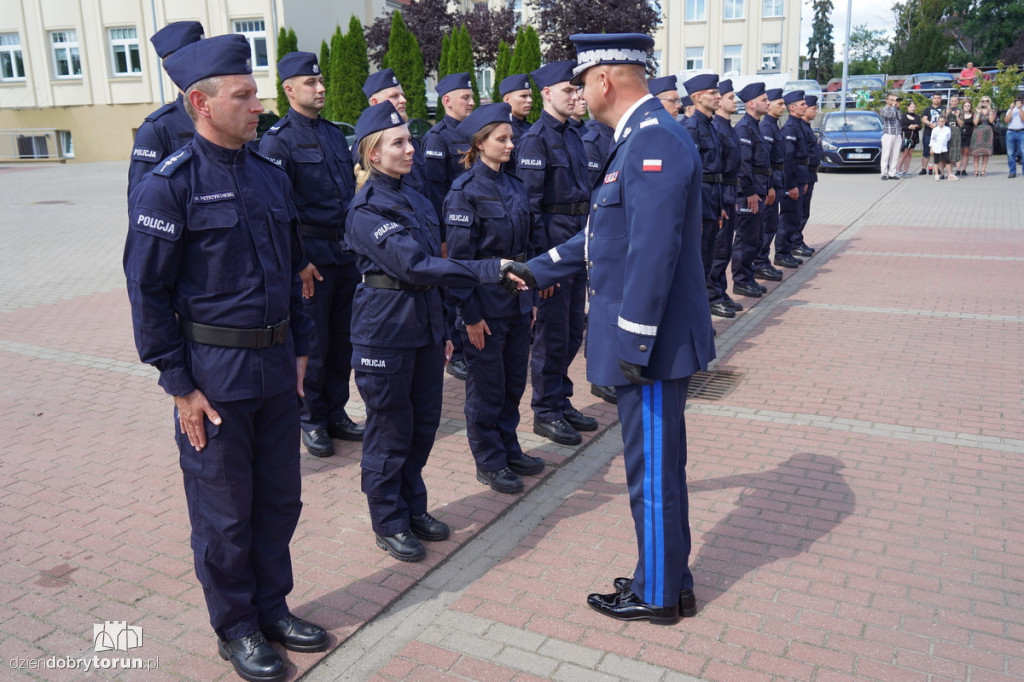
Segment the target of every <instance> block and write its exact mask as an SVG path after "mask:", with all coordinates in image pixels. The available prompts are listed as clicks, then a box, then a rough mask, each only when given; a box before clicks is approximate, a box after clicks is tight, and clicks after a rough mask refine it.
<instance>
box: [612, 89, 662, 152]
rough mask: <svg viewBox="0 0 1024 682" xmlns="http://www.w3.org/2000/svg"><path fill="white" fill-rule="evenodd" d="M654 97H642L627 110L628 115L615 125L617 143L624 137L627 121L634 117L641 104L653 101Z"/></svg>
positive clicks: (649, 95) (647, 95)
mask: <svg viewBox="0 0 1024 682" xmlns="http://www.w3.org/2000/svg"><path fill="white" fill-rule="evenodd" d="M652 97H653V96H652V95H651V94H650V93H648V94H646V95H644V96H643V97H641V98H640V99H638V100H637V101H635V102H633V106H631V107H630V108H629V109H626V113H624V114H623V115H622V118H620V119H619V122H618V123H617V124H616V125H615V141H616V142H618V141H619V138H620V137H622V131H623V129H624V128H625V127H626V121H628V120H629V117H630V116H632V115H633V112H634V111H636V110H637V108H638V107H639V106H640V105H641V104H643V103H644V102H646V101H647V100H649V99H652Z"/></svg>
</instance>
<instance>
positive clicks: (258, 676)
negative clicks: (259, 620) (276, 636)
mask: <svg viewBox="0 0 1024 682" xmlns="http://www.w3.org/2000/svg"><path fill="white" fill-rule="evenodd" d="M217 651H218V652H220V657H221V658H223V659H224V660H225V661H231V665H233V666H234V667H235V672H236V673H238V676H239V677H241V678H242V679H243V680H250V682H264V681H266V680H282V679H284V678H285V675H286V672H285V669H284V661H282V660H281V656H280V654H278V653H277V652H276V651H274V647H272V646H270V644H268V643H267V640H266V638H265V637H264V636H263V633H262V632H259V631H257V632H254V633H252V634H251V635H246V636H245V637H239V638H238V639H231V640H228V641H226V642H225V641H224V640H223V639H218V640H217Z"/></svg>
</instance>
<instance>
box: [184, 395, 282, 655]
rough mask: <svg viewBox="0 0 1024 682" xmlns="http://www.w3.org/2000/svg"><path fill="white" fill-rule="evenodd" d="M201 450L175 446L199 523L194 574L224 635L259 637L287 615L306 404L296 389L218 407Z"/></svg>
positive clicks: (212, 622) (194, 542)
mask: <svg viewBox="0 0 1024 682" xmlns="http://www.w3.org/2000/svg"><path fill="white" fill-rule="evenodd" d="M211 403H212V404H213V408H214V409H215V410H217V412H218V413H219V414H220V416H221V419H222V423H221V425H220V426H215V425H214V424H213V423H211V422H209V421H207V422H206V437H207V444H206V447H205V448H203V450H202V452H197V451H196V450H195V449H194V448H193V447H192V446H191V445H190V444H189V442H188V437H187V436H185V435H184V434H183V433H182V432H181V428H180V425H179V424H178V414H177V410H175V414H174V423H175V440H176V442H177V444H178V452H179V454H180V463H181V471H182V474H183V476H184V481H185V499H186V501H187V502H188V515H189V520H190V521H191V524H192V552H193V554H194V557H195V569H196V577H197V578H198V579H199V583H200V585H202V586H203V595H204V596H205V597H206V606H207V609H208V610H209V612H210V625H212V626H213V629H214V631H215V632H216V633H217V636H219V637H220V638H221V639H224V640H230V639H237V638H239V637H244V636H246V635H249V634H252V633H253V632H255V631H256V630H257V629H259V627H260V625H261V624H263V625H266V624H270V623H273V622H275V621H277V620H279V619H281V618H283V617H284V616H286V615H287V614H288V606H287V604H286V603H285V597H286V596H287V595H288V593H289V592H291V590H292V561H291V555H290V554H289V552H288V543H289V542H290V541H291V538H292V533H294V532H295V526H296V524H297V523H298V521H299V511H300V510H301V508H302V502H301V501H300V489H301V479H300V475H299V440H298V438H297V436H298V433H299V409H298V406H299V401H298V396H297V395H296V394H295V391H294V389H292V390H289V391H286V392H285V393H282V394H279V395H276V396H272V397H270V398H250V399H248V400H236V401H230V402H213V401H211Z"/></svg>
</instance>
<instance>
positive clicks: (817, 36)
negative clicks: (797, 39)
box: [807, 0, 836, 83]
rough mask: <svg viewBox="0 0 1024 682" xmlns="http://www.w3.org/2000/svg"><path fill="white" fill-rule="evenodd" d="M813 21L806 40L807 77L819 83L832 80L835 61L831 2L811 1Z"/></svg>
mask: <svg viewBox="0 0 1024 682" xmlns="http://www.w3.org/2000/svg"><path fill="white" fill-rule="evenodd" d="M811 4H812V7H813V10H814V20H813V21H812V22H811V37H810V38H809V39H808V40H807V61H808V63H809V66H808V68H807V77H808V78H813V79H815V80H817V81H818V82H819V83H827V82H828V80H829V79H830V78H832V65H833V64H834V63H835V60H836V55H835V52H836V46H835V43H834V42H833V40H832V21H831V19H829V16H830V15H831V14H832V0H813V1H812V3H811Z"/></svg>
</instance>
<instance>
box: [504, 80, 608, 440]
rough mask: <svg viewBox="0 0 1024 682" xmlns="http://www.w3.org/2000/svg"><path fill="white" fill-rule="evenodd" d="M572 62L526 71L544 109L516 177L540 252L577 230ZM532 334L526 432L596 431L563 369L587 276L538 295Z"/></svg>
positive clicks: (580, 328)
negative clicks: (523, 188)
mask: <svg viewBox="0 0 1024 682" xmlns="http://www.w3.org/2000/svg"><path fill="white" fill-rule="evenodd" d="M573 66H575V62H574V61H572V60H565V61H560V62H552V63H550V64H545V65H544V66H542V67H540V68H539V69H537V70H535V71H533V72H532V73H531V76H533V82H534V83H536V84H537V87H538V88H540V89H541V95H542V96H543V98H544V111H543V112H542V113H541V115H540V119H539V120H538V121H537V122H536V123H534V124H533V127H532V128H530V130H529V132H527V133H526V135H524V136H523V138H522V144H521V146H520V149H519V170H518V172H517V175H518V176H519V178H520V179H522V180H523V182H524V183H526V192H527V194H529V196H530V212H531V213H532V215H533V220H534V223H535V224H537V225H539V226H541V227H542V229H540V230H537V231H535V232H534V235H535V240H534V243H533V248H534V249H535V250H536V251H537V252H538V253H540V252H541V251H546V250H548V249H550V248H551V247H552V246H557V245H558V244H562V243H564V242H566V241H568V240H569V239H570V238H571V237H572V236H573V235H575V234H577V233H578V232H580V231H581V230H582V229H583V226H584V225H586V223H587V213H588V211H589V203H588V202H589V199H590V185H589V176H588V173H587V167H586V151H585V150H584V149H583V141H582V140H581V139H580V137H579V135H577V134H576V133H575V132H574V131H573V130H571V129H570V126H569V123H568V119H569V117H570V116H571V115H572V113H573V110H574V109H575V107H576V99H577V93H576V87H575V86H573V85H572V84H570V83H569V81H570V79H571V78H572V69H573ZM540 299H541V300H540V306H539V308H538V310H537V322H536V325H535V327H534V333H533V340H534V344H533V355H532V357H531V358H530V370H531V372H530V376H531V380H532V384H533V399H532V401H531V406H532V407H533V415H534V420H533V432H534V433H536V434H537V435H539V436H544V437H545V438H548V439H550V440H552V441H554V442H555V443H560V444H562V445H577V444H579V443H581V442H582V441H583V437H582V436H581V435H580V431H595V430H597V420H596V419H594V418H593V417H589V416H587V415H585V414H583V413H582V412H580V411H579V410H577V409H576V408H575V407H573V405H572V401H571V398H572V394H573V385H572V381H571V380H570V379H569V366H570V365H571V364H572V361H573V359H574V358H575V357H576V353H577V352H578V351H579V349H580V346H581V345H582V344H583V332H584V329H585V327H586V319H587V318H586V305H587V277H586V273H583V272H573V273H571V274H570V275H569V276H568V277H567V278H566V279H565V281H562V282H559V283H558V286H552V287H549V288H547V289H545V290H543V291H541V292H540Z"/></svg>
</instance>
